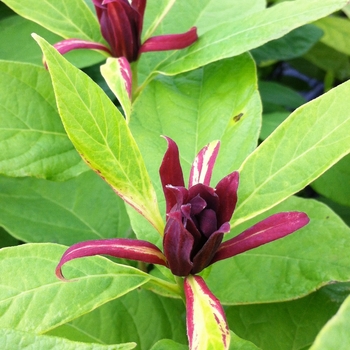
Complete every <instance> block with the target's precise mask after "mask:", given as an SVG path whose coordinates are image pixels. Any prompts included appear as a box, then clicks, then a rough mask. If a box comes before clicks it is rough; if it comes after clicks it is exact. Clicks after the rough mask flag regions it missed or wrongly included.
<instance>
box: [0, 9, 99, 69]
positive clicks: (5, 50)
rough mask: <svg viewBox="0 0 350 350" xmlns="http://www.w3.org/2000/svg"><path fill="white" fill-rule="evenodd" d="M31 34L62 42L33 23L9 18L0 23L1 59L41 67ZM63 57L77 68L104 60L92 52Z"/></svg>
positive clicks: (79, 52) (20, 18) (18, 17)
mask: <svg viewBox="0 0 350 350" xmlns="http://www.w3.org/2000/svg"><path fill="white" fill-rule="evenodd" d="M32 33H37V34H39V35H40V36H42V37H44V38H46V40H47V41H48V42H50V43H57V42H58V41H61V40H62V37H60V36H58V35H56V34H54V33H52V32H50V31H48V30H46V29H45V28H43V27H41V26H40V25H38V24H36V23H34V22H31V21H28V20H26V19H24V18H23V17H20V16H11V17H9V18H5V19H3V20H1V21H0V52H1V59H3V60H8V61H19V62H27V63H32V64H36V65H38V66H40V67H42V66H43V62H42V52H41V51H40V48H39V47H38V45H37V44H36V42H35V41H34V40H33V38H32V37H31V34H32ZM65 57H66V58H67V59H68V60H69V61H70V62H72V63H73V64H74V65H76V66H78V67H86V66H90V65H92V64H94V63H97V62H100V61H101V60H103V59H105V56H103V55H102V54H101V53H99V52H97V51H93V50H75V51H71V52H69V53H67V54H66V55H65Z"/></svg>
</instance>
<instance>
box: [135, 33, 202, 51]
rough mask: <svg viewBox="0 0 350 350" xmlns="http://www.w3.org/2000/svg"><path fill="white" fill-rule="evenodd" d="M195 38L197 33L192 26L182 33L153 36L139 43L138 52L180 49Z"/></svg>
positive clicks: (190, 43)
mask: <svg viewBox="0 0 350 350" xmlns="http://www.w3.org/2000/svg"><path fill="white" fill-rule="evenodd" d="M197 39H198V35H197V28H196V27H192V28H191V29H190V30H189V31H187V32H186V33H182V34H169V35H159V36H153V37H151V38H149V39H148V40H146V41H145V42H144V43H143V44H142V45H141V48H140V51H139V53H143V52H150V51H167V50H180V49H184V48H185V47H188V46H190V45H192V44H193V43H194V42H195V41H196V40H197Z"/></svg>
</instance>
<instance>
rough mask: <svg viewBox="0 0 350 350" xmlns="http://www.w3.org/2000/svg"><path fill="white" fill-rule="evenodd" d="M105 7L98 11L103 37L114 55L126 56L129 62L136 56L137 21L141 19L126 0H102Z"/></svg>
mask: <svg viewBox="0 0 350 350" xmlns="http://www.w3.org/2000/svg"><path fill="white" fill-rule="evenodd" d="M102 4H103V5H106V9H105V10H102V11H101V12H100V17H99V21H100V26H101V32H102V35H103V37H104V38H105V39H106V41H107V42H108V44H109V45H110V47H111V49H112V54H113V56H114V57H126V59H127V60H128V61H129V62H133V61H135V60H137V58H138V51H139V48H140V45H141V37H140V35H141V33H140V32H139V22H140V20H142V19H141V18H140V15H139V13H138V12H137V11H135V10H134V9H133V8H132V7H131V6H130V4H129V1H128V0H118V1H113V0H112V1H108V0H107V1H104V2H103V3H102Z"/></svg>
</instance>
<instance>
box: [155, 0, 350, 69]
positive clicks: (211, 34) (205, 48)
mask: <svg viewBox="0 0 350 350" xmlns="http://www.w3.org/2000/svg"><path fill="white" fill-rule="evenodd" d="M346 3H347V1H346V0H324V1H322V2H320V1H318V0H308V1H305V0H295V1H293V2H290V1H286V2H283V3H281V4H278V5H275V6H272V7H270V8H267V9H264V10H262V11H258V12H254V13H252V14H249V15H247V16H245V17H243V18H239V19H238V20H232V19H231V20H230V21H227V22H225V23H221V22H219V23H218V24H217V26H215V27H214V28H212V29H210V30H209V31H207V32H205V33H204V34H203V35H200V37H199V40H198V41H197V42H195V43H194V44H193V45H191V46H190V47H189V48H188V49H185V50H179V51H175V52H174V53H173V54H172V55H170V56H169V57H168V58H167V59H166V60H164V61H163V62H162V63H161V64H160V65H159V66H158V67H157V68H156V71H158V72H161V73H163V74H170V75H173V74H178V73H180V72H184V71H188V70H192V69H195V68H198V67H200V66H203V65H206V64H208V63H211V62H214V61H217V60H221V59H223V58H227V57H232V56H237V55H239V54H241V53H243V52H246V51H248V50H251V49H254V48H256V47H258V46H261V45H262V44H264V43H266V42H268V41H271V40H274V39H277V38H280V37H282V36H284V35H285V34H287V33H288V32H290V31H291V30H293V29H295V28H297V27H300V26H302V25H304V24H306V23H309V22H311V21H314V20H316V19H319V18H321V17H325V16H327V15H328V14H330V13H332V12H334V11H336V10H339V9H341V8H342V7H343V6H345V5H346Z"/></svg>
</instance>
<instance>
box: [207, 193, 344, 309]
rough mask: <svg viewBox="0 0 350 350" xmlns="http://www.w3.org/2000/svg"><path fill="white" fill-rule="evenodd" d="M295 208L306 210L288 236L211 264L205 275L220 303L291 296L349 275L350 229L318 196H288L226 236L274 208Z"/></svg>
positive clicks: (297, 296)
mask: <svg viewBox="0 0 350 350" xmlns="http://www.w3.org/2000/svg"><path fill="white" fill-rule="evenodd" d="M295 210H296V211H302V212H305V213H307V215H308V216H309V218H310V222H309V224H308V225H306V226H305V227H303V228H302V229H300V230H298V231H296V232H295V233H293V234H291V235H289V236H288V237H285V238H283V239H280V240H277V241H275V242H272V243H269V244H266V245H264V246H261V247H259V248H256V249H253V250H250V251H247V252H245V253H243V254H239V255H237V256H234V257H233V258H230V259H226V260H223V261H221V262H217V263H215V264H214V265H213V266H212V268H211V269H210V270H209V276H208V277H207V278H206V281H207V283H208V285H209V288H210V289H211V290H212V291H213V293H214V294H215V295H216V296H217V297H218V298H219V299H220V301H221V302H222V303H224V304H230V305H233V304H235V305H237V304H249V303H267V302H278V301H285V300H291V299H296V298H300V297H302V296H305V295H307V294H310V293H311V292H313V291H315V290H316V289H318V288H320V287H322V286H324V285H326V284H329V283H332V282H334V281H339V282H344V281H350V269H349V266H350V256H349V249H350V229H349V227H348V226H347V225H346V224H344V222H343V221H342V220H341V219H340V218H339V217H338V216H337V215H336V214H334V213H333V212H332V211H331V210H330V209H329V208H328V207H327V206H325V205H324V204H322V203H320V202H318V201H315V200H307V199H302V198H298V197H291V198H289V199H288V200H286V201H284V202H283V203H281V204H279V205H277V206H276V207H274V208H273V209H272V210H269V211H268V212H265V213H264V214H263V215H260V216H258V217H256V218H254V219H253V220H249V221H248V222H245V223H244V224H241V225H239V226H237V227H235V228H234V230H233V231H232V232H231V233H230V234H229V235H228V237H227V238H231V237H232V236H233V235H234V236H236V235H237V234H239V233H241V232H243V231H244V230H245V229H247V228H248V227H251V226H252V225H254V224H255V223H257V222H259V221H261V220H262V219H264V218H265V217H267V216H270V215H272V214H274V213H278V212H285V211H295ZM320 257H322V259H320ZM237 286H239V288H238V287H237Z"/></svg>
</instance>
